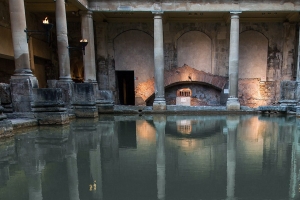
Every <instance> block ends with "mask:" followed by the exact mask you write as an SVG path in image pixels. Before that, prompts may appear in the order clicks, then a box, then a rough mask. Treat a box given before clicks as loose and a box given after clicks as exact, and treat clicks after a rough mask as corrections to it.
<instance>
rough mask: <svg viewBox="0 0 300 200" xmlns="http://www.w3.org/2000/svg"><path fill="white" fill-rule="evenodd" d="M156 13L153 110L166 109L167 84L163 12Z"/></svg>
mask: <svg viewBox="0 0 300 200" xmlns="http://www.w3.org/2000/svg"><path fill="white" fill-rule="evenodd" d="M153 14H154V76H155V77H154V78H155V99H154V102H153V110H166V108H167V106H166V100H165V84H164V69H165V67H164V41H163V24H162V14H163V12H153Z"/></svg>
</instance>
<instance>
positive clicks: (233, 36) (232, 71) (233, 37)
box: [226, 12, 241, 110]
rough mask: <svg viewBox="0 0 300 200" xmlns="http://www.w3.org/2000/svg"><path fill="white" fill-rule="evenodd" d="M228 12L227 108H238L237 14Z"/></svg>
mask: <svg viewBox="0 0 300 200" xmlns="http://www.w3.org/2000/svg"><path fill="white" fill-rule="evenodd" d="M240 13H241V12H230V14H231V25H230V47H229V98H228V100H227V104H226V106H227V110H240V102H239V100H238V78H239V77H238V75H239V14H240Z"/></svg>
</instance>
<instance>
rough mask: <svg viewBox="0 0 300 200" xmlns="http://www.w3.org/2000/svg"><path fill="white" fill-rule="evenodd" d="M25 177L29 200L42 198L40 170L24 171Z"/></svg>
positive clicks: (40, 199)
mask: <svg viewBox="0 0 300 200" xmlns="http://www.w3.org/2000/svg"><path fill="white" fill-rule="evenodd" d="M26 177H27V180H28V192H29V200H42V199H43V195H42V182H41V172H39V171H36V172H33V171H31V172H30V173H26Z"/></svg>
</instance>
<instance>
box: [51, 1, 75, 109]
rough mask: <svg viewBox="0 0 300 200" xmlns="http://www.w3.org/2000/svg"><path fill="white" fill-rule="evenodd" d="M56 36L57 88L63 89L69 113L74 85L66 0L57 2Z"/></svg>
mask: <svg viewBox="0 0 300 200" xmlns="http://www.w3.org/2000/svg"><path fill="white" fill-rule="evenodd" d="M55 5H56V10H55V17H56V35H57V54H58V65H59V81H58V82H57V84H56V87H58V88H61V89H62V91H63V100H64V102H65V103H66V107H67V108H68V111H69V112H71V110H72V106H71V97H72V84H73V81H72V79H71V74H70V57H69V49H68V46H69V42H68V35H67V34H68V30H67V17H66V8H65V0H56V3H55Z"/></svg>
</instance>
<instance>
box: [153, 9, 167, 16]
mask: <svg viewBox="0 0 300 200" xmlns="http://www.w3.org/2000/svg"><path fill="white" fill-rule="evenodd" d="M152 14H153V15H154V16H155V17H156V16H162V15H163V14H164V11H160V10H158V11H152Z"/></svg>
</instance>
